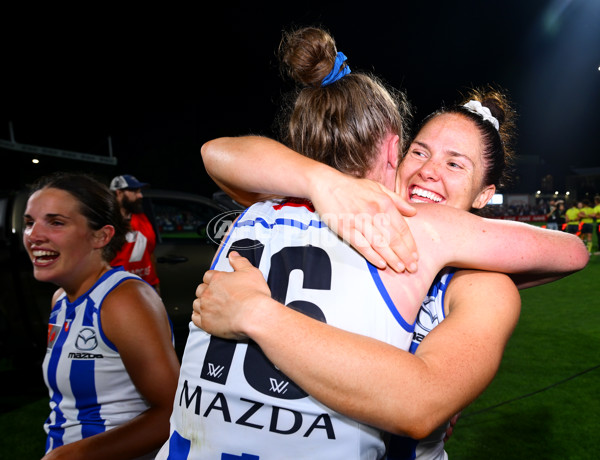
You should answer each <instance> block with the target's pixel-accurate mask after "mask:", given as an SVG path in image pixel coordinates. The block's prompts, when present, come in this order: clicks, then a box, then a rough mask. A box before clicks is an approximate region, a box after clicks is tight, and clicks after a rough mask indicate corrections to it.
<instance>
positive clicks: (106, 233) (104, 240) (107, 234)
mask: <svg viewBox="0 0 600 460" xmlns="http://www.w3.org/2000/svg"><path fill="white" fill-rule="evenodd" d="M114 235H115V227H113V226H112V225H105V226H104V227H102V228H101V229H100V230H95V231H94V249H101V248H103V247H104V246H106V245H107V244H108V243H109V242H110V240H111V239H112V237H113V236H114Z"/></svg>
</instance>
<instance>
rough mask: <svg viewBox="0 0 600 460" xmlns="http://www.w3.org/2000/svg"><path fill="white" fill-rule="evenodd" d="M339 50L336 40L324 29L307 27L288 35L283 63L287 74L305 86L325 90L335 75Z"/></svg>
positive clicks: (282, 46)
mask: <svg viewBox="0 0 600 460" xmlns="http://www.w3.org/2000/svg"><path fill="white" fill-rule="evenodd" d="M336 54H337V49H336V46H335V41H334V40H333V37H332V36H331V35H329V33H328V32H326V31H325V30H323V29H317V28H314V27H306V28H303V29H298V30H295V31H292V32H288V33H286V34H284V36H283V38H282V40H281V43H280V45H279V59H280V61H281V66H282V68H283V70H284V71H285V73H287V74H288V75H289V76H290V77H291V78H292V79H293V80H294V81H296V82H297V83H300V84H302V85H304V86H312V87H318V86H321V82H322V81H323V79H324V78H325V77H326V76H327V75H328V74H329V72H331V69H332V67H333V65H334V63H335V58H336Z"/></svg>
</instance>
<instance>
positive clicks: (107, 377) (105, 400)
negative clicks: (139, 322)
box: [43, 267, 153, 458]
mask: <svg viewBox="0 0 600 460" xmlns="http://www.w3.org/2000/svg"><path fill="white" fill-rule="evenodd" d="M132 278H133V279H140V278H139V277H138V276H136V275H133V274H131V273H128V272H126V271H124V270H123V269H122V267H121V268H115V269H112V270H110V271H108V272H107V273H105V274H104V275H103V276H102V277H101V278H100V279H99V280H98V281H97V282H96V284H95V285H94V286H93V287H92V288H91V289H90V290H89V291H88V292H87V293H86V294H84V295H82V296H81V297H79V298H78V299H77V300H76V301H75V302H73V303H70V302H69V300H68V299H67V297H66V295H63V296H61V297H60V298H59V299H58V300H57V302H56V304H55V305H54V307H53V308H52V312H51V313H50V321H49V324H48V348H47V351H46V356H45V358H44V363H43V371H44V380H45V382H46V386H47V387H48V390H49V393H50V408H51V412H50V416H49V417H48V419H47V420H46V423H45V424H44V429H45V430H46V433H47V434H48V437H47V441H46V452H49V451H50V450H52V449H54V448H56V447H59V446H62V445H64V444H69V443H72V442H75V441H79V440H80V439H83V438H87V437H89V436H93V435H95V434H98V433H102V432H104V431H106V430H109V429H111V428H114V427H116V426H118V425H121V424H122V423H124V422H127V421H128V420H131V419H132V418H134V417H135V416H137V415H138V414H140V413H141V412H143V411H145V410H146V409H148V407H149V405H148V404H147V402H146V401H145V400H144V399H143V397H142V396H141V394H140V393H139V392H138V391H137V389H136V388H135V386H134V385H133V382H132V381H131V379H130V377H129V374H128V373H127V370H126V369H125V366H124V365H123V362H122V361H121V357H120V355H119V352H118V351H117V349H116V347H115V346H114V345H113V344H112V343H111V342H110V341H109V340H108V339H107V338H106V336H105V335H104V332H103V330H102V324H101V321H100V309H101V308H102V302H103V300H104V298H105V297H106V295H107V294H108V293H110V292H111V291H112V290H113V289H114V288H115V287H117V286H118V285H119V284H120V283H122V282H123V281H125V280H128V279H132ZM131 326H132V327H135V325H133V324H132V325H131ZM152 458H153V457H152Z"/></svg>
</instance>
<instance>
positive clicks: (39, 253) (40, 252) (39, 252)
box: [32, 250, 58, 257]
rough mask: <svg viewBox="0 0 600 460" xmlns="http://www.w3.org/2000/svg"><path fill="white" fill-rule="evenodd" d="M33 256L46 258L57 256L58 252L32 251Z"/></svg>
mask: <svg viewBox="0 0 600 460" xmlns="http://www.w3.org/2000/svg"><path fill="white" fill-rule="evenodd" d="M32 254H33V256H34V257H45V256H56V255H57V254H58V252H54V251H40V250H37V251H32Z"/></svg>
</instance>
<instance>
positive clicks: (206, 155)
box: [200, 139, 219, 172]
mask: <svg viewBox="0 0 600 460" xmlns="http://www.w3.org/2000/svg"><path fill="white" fill-rule="evenodd" d="M218 145H219V139H213V140H210V141H208V142H205V143H204V144H202V147H200V155H202V161H203V162H204V167H205V168H206V170H207V171H208V170H209V166H210V163H211V160H212V159H213V158H214V157H215V155H216V152H217V150H218ZM209 172H210V171H209Z"/></svg>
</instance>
